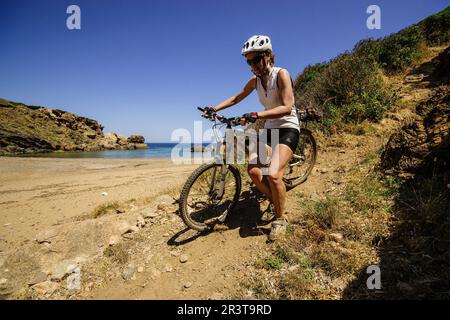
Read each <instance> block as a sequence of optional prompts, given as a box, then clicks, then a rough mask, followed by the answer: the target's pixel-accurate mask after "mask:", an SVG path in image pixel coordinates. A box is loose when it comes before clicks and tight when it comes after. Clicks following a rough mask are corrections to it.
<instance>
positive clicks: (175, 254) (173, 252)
mask: <svg viewBox="0 0 450 320" xmlns="http://www.w3.org/2000/svg"><path fill="white" fill-rule="evenodd" d="M180 254H181V251H179V250H172V251H170V255H171V256H174V257H179V256H180Z"/></svg>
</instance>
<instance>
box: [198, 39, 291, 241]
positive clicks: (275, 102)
mask: <svg viewBox="0 0 450 320" xmlns="http://www.w3.org/2000/svg"><path fill="white" fill-rule="evenodd" d="M241 54H242V55H243V56H244V57H245V58H246V59H247V63H248V64H249V65H250V66H251V70H252V72H253V74H254V76H252V77H251V78H250V80H249V81H248V82H247V84H246V85H245V87H244V88H243V89H242V91H241V92H239V93H238V94H236V95H234V96H232V97H230V98H228V99H227V100H225V101H223V102H222V103H220V104H218V105H216V106H214V107H207V108H206V111H205V112H206V113H209V114H211V113H214V112H217V111H220V110H223V109H225V108H228V107H231V106H233V105H235V104H237V103H239V102H240V101H242V100H243V99H244V98H246V97H247V96H248V95H249V94H250V93H251V92H252V91H253V90H255V89H256V91H257V92H258V96H259V101H260V102H261V104H262V105H263V106H264V111H259V112H252V113H247V114H244V115H243V116H242V118H243V120H242V121H241V125H245V124H246V123H249V122H255V121H256V120H257V119H264V120H265V126H264V128H265V129H267V141H268V144H269V145H270V146H269V145H265V148H266V151H267V153H268V154H269V155H271V162H270V165H269V170H268V172H269V174H268V175H263V171H262V167H263V166H262V165H261V163H260V162H258V163H257V164H249V165H248V168H247V171H248V173H249V175H250V177H251V179H252V180H253V182H254V183H255V185H256V187H257V188H258V190H260V191H261V192H262V193H264V194H265V195H266V197H267V198H268V199H269V201H270V202H271V203H272V204H273V207H274V211H275V217H276V220H275V221H273V222H272V228H271V231H270V235H269V239H270V240H272V241H273V240H275V239H276V238H277V237H279V236H280V235H282V234H284V233H285V232H286V226H287V219H286V217H285V212H284V210H285V203H286V187H285V184H284V182H283V180H282V177H283V174H284V171H285V168H286V166H287V165H288V163H289V160H290V159H291V157H292V155H293V152H294V151H295V149H296V146H297V144H298V139H299V133H300V128H299V123H298V118H297V113H296V109H295V107H294V94H293V90H292V79H291V77H290V75H289V73H288V71H287V70H286V69H282V68H279V67H275V66H274V58H275V57H274V54H273V52H272V42H271V41H270V38H269V37H268V36H263V35H255V36H253V37H251V38H250V39H248V40H247V41H246V42H245V43H244V46H243V47H242V50H241ZM276 129H278V130H279V131H278V134H279V139H278V143H277V141H271V142H272V143H270V138H271V131H273V130H276Z"/></svg>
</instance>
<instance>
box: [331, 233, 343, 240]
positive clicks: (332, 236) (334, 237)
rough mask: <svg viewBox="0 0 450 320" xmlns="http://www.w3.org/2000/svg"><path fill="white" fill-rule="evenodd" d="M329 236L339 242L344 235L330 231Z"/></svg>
mask: <svg viewBox="0 0 450 320" xmlns="http://www.w3.org/2000/svg"><path fill="white" fill-rule="evenodd" d="M330 238H331V239H332V240H333V241H336V242H341V241H342V240H344V236H343V235H342V233H339V232H335V233H330Z"/></svg>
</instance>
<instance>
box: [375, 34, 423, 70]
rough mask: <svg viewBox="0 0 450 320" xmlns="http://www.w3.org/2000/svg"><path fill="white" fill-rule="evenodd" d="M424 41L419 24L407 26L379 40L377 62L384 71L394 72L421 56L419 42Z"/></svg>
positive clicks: (411, 63)
mask: <svg viewBox="0 0 450 320" xmlns="http://www.w3.org/2000/svg"><path fill="white" fill-rule="evenodd" d="M424 42H425V35H424V32H423V30H422V29H421V28H420V27H419V26H414V27H409V28H407V29H404V30H402V31H400V32H398V33H396V34H394V35H391V36H389V37H387V38H385V39H383V40H382V41H381V44H380V45H381V48H380V55H379V63H380V65H381V66H382V67H383V69H384V71H385V72H387V73H390V74H396V73H400V72H402V71H404V70H405V69H406V68H407V67H410V66H412V65H413V63H414V62H415V61H416V60H417V59H418V58H419V57H420V56H421V54H422V51H421V46H420V45H421V43H424Z"/></svg>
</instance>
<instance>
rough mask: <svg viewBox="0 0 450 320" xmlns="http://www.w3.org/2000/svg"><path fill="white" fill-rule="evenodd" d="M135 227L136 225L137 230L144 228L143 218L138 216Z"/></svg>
mask: <svg viewBox="0 0 450 320" xmlns="http://www.w3.org/2000/svg"><path fill="white" fill-rule="evenodd" d="M136 225H137V226H138V227H139V228H143V227H145V219H144V217H143V216H141V215H139V216H138V217H137V223H136Z"/></svg>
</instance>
